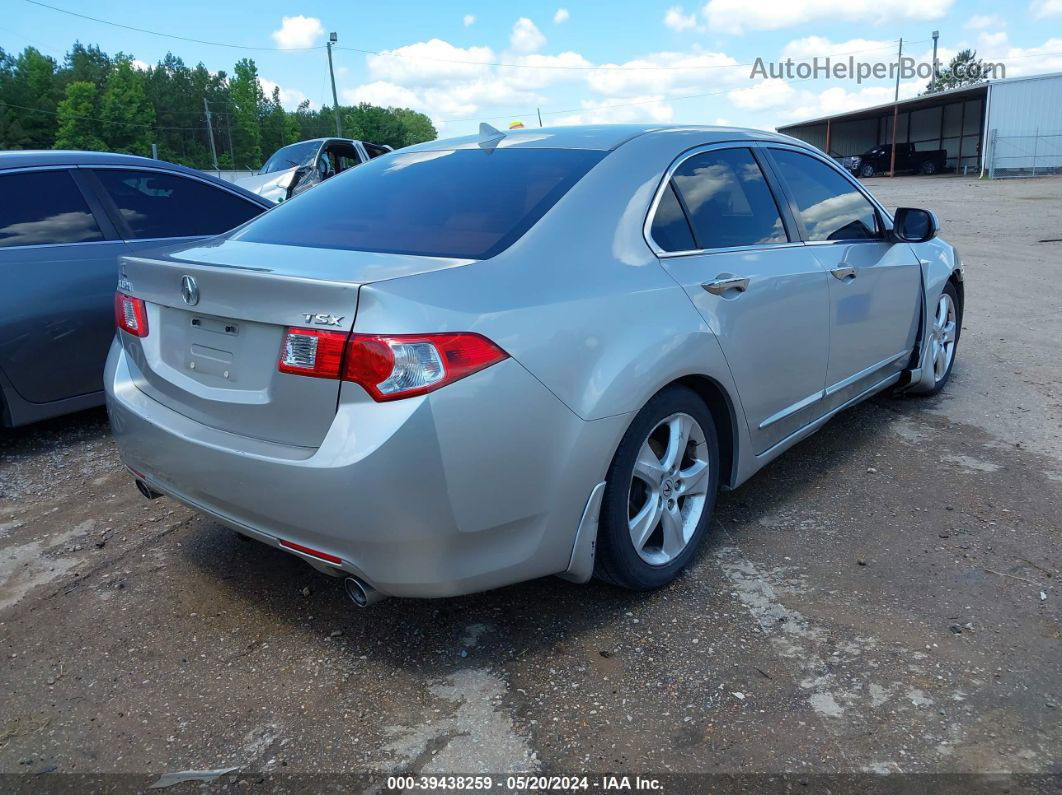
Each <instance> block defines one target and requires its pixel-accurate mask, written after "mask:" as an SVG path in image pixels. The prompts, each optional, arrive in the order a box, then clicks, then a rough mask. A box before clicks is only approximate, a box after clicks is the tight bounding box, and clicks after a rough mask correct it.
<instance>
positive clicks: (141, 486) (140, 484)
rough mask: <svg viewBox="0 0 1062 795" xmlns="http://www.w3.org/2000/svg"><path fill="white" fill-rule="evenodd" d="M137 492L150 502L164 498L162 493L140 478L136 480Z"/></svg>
mask: <svg viewBox="0 0 1062 795" xmlns="http://www.w3.org/2000/svg"><path fill="white" fill-rule="evenodd" d="M136 490H137V491H139V492H140V493H141V494H143V495H144V496H145V497H146V498H147V499H149V500H157V499H158V498H159V497H161V496H163V495H162V492H161V491H155V490H154V489H153V488H151V487H150V486H149V485H148V484H147V483H145V482H144V481H142V480H141V479H140V478H137V479H136Z"/></svg>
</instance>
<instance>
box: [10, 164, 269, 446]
mask: <svg viewBox="0 0 1062 795" xmlns="http://www.w3.org/2000/svg"><path fill="white" fill-rule="evenodd" d="M270 206H272V204H271V203H270V202H268V201H267V200H265V199H263V198H261V197H260V196H256V195H254V194H253V193H250V192H249V191H246V190H244V189H242V188H239V187H237V186H235V185H232V184H230V183H227V182H223V181H221V180H219V179H215V178H213V177H210V176H207V175H205V174H203V173H201V172H198V171H194V170H192V169H189V168H184V167H183V166H178V165H174V164H172V163H166V162H162V161H159V160H149V159H147V158H143V157H134V156H131V155H116V154H107V153H103V152H0V283H2V285H3V288H2V289H0V424H3V425H8V426H12V425H24V424H26V423H29V422H35V421H37V420H41V419H45V418H47V417H53V416H56V415H59V414H65V413H67V412H71V411H78V410H80V409H84V408H90V407H92V406H98V405H102V403H103V364H104V361H105V360H106V358H107V349H108V347H109V345H110V342H111V338H112V337H113V336H114V292H115V286H116V284H117V281H118V257H119V256H121V255H123V254H135V253H137V252H139V251H142V250H144V249H149V248H155V247H158V246H159V245H161V244H163V243H166V242H170V241H172V240H182V239H185V240H194V239H196V238H202V237H207V236H212V235H216V234H219V233H221V232H225V231H227V230H229V229H231V228H233V227H235V226H239V225H240V224H242V223H243V222H244V221H247V220H248V219H250V218H253V217H254V216H256V215H258V214H260V213H261V212H263V211H264V210H265V209H267V208H269V207H270Z"/></svg>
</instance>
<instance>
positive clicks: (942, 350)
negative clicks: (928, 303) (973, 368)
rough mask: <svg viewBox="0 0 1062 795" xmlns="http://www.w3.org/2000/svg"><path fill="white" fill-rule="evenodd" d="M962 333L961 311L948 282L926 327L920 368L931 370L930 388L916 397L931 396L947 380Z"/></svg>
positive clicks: (955, 295)
mask: <svg viewBox="0 0 1062 795" xmlns="http://www.w3.org/2000/svg"><path fill="white" fill-rule="evenodd" d="M961 330H962V308H961V307H960V306H959V294H958V293H957V292H956V290H955V285H954V284H952V283H951V282H948V283H947V284H946V285H944V290H943V291H942V292H941V294H940V298H938V299H937V306H936V309H935V311H934V312H933V318H932V320H931V322H930V324H929V348H928V350H927V351H926V361H925V364H924V366H925V367H929V368H931V369H932V370H933V387H932V388H931V389H929V390H927V391H925V392H922V393H920V394H923V395H935V394H937V393H938V392H939V391H940V390H942V389H943V388H944V384H946V383H948V379H949V378H951V368H952V367H953V366H954V365H955V351H956V348H958V345H959V332H960V331H961Z"/></svg>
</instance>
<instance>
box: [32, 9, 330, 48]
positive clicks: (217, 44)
mask: <svg viewBox="0 0 1062 795" xmlns="http://www.w3.org/2000/svg"><path fill="white" fill-rule="evenodd" d="M22 1H23V2H24V3H29V4H30V5H34V6H40V7H41V8H47V9H49V10H51V11H58V12H59V13H60V14H69V15H70V16H72V17H78V18H79V19H87V20H89V21H91V22H99V23H100V24H101V25H112V26H113V27H116V28H123V29H125V30H132V31H135V32H136V33H146V34H148V35H149V36H161V37H162V38H165V39H177V40H178V41H188V42H192V43H193V44H206V45H209V46H211V47H229V48H231V49H234V50H256V51H259V52H262V51H265V52H274V51H275V52H299V51H306V50H321V49H324V46H323V45H322V46H318V47H251V46H248V45H244V44H230V43H228V42H223V41H207V40H205V39H193V38H191V37H190V36H178V35H176V34H173V33H160V32H159V31H157V30H148V29H147V28H138V27H136V26H135V25H125V24H123V23H121V22H112V21H111V20H109V19H100V18H99V17H92V16H89V15H88V14H80V13H78V12H77V11H70V10H68V9H65V8H59V7H58V6H52V5H48V4H47V3H41V2H39V0H22Z"/></svg>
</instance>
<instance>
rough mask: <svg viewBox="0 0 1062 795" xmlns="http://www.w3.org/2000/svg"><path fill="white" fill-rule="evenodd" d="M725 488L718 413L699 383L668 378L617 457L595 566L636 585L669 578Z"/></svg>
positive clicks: (688, 555)
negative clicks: (701, 394) (694, 385)
mask: <svg viewBox="0 0 1062 795" xmlns="http://www.w3.org/2000/svg"><path fill="white" fill-rule="evenodd" d="M718 488H719V441H718V436H717V434H716V430H715V423H714V421H713V419H712V414H711V412H710V411H709V410H708V407H707V406H706V405H705V404H704V401H703V400H701V398H700V397H699V396H698V395H697V393H696V392H694V391H693V390H691V389H689V388H687V387H684V386H679V385H673V386H669V387H667V388H666V389H664V390H663V391H661V392H659V393H658V394H657V395H656V396H655V397H653V398H652V400H650V401H649V402H648V403H647V404H646V405H645V407H644V408H643V409H642V410H641V411H639V412H638V414H637V416H636V417H635V418H634V421H633V422H632V423H631V425H630V427H629V428H628V429H627V433H626V434H625V435H624V436H623V440H622V441H621V442H620V445H619V449H617V450H616V455H615V457H614V458H613V459H612V464H611V466H610V467H609V470H608V475H607V485H606V486H605V495H604V498H603V500H602V505H601V520H600V523H599V527H598V538H597V540H598V543H597V557H596V559H595V567H594V574H595V575H596V576H597V577H598V578H599V579H602V580H605V581H607V582H610V583H612V584H614V585H619V586H621V587H623V588H629V589H631V590H635V591H649V590H654V589H656V588H661V587H663V586H664V585H667V584H668V583H670V582H671V581H672V580H674V579H675V578H676V577H677V576H678V575H679V573H681V571H682V570H683V569H684V568H685V567H686V566H687V565H688V564H689V562H690V560H692V559H693V556H694V555H695V554H696V552H697V548H698V547H699V546H700V544H701V541H702V540H703V539H704V536H705V535H706V533H707V531H708V526H709V525H710V524H711V521H712V511H713V509H714V508H715V497H716V492H717V491H718Z"/></svg>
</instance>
